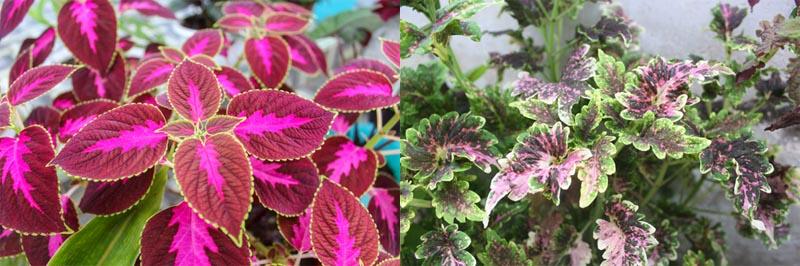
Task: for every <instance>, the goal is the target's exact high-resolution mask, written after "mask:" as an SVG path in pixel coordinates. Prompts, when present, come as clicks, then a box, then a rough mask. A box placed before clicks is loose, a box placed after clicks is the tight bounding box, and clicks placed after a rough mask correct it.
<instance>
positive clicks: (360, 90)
mask: <svg viewBox="0 0 800 266" xmlns="http://www.w3.org/2000/svg"><path fill="white" fill-rule="evenodd" d="M359 95H364V96H388V97H391V96H392V87H391V86H389V85H386V84H380V83H367V84H364V85H356V86H353V87H350V88H348V89H344V90H342V91H340V92H339V93H336V94H334V95H333V96H334V97H353V96H359Z"/></svg>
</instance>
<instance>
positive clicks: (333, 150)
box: [311, 136, 378, 196]
mask: <svg viewBox="0 0 800 266" xmlns="http://www.w3.org/2000/svg"><path fill="white" fill-rule="evenodd" d="M311 158H312V159H314V162H315V163H316V164H317V169H319V172H320V173H321V174H322V175H324V176H327V177H328V180H330V181H333V182H336V183H338V184H340V185H342V186H344V187H346V188H347V189H348V190H350V192H353V194H355V195H356V196H361V195H362V194H364V192H367V190H368V189H369V187H371V186H372V183H374V182H375V176H376V175H377V174H378V157H377V155H375V152H374V151H372V150H369V149H365V148H363V147H359V146H356V144H355V143H353V142H352V141H351V140H350V139H348V138H347V137H344V136H334V137H330V138H328V139H326V140H325V143H323V144H322V148H320V149H319V150H317V151H316V152H314V154H313V155H311Z"/></svg>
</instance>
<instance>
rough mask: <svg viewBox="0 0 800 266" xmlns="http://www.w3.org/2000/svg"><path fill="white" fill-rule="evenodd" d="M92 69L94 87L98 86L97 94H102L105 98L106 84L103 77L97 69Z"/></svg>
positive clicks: (101, 96)
mask: <svg viewBox="0 0 800 266" xmlns="http://www.w3.org/2000/svg"><path fill="white" fill-rule="evenodd" d="M91 71H92V75H93V76H94V87H95V88H97V96H100V98H105V97H106V85H105V83H104V82H103V77H102V76H100V73H98V72H97V71H96V70H94V69H91Z"/></svg>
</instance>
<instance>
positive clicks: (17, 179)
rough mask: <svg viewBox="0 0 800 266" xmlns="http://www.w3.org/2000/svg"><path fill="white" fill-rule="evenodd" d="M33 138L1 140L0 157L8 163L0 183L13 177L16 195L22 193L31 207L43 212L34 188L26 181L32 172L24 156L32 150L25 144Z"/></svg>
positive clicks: (4, 167)
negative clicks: (35, 196)
mask: <svg viewBox="0 0 800 266" xmlns="http://www.w3.org/2000/svg"><path fill="white" fill-rule="evenodd" d="M30 140H31V138H30V137H29V136H27V135H20V136H19V138H18V139H13V138H2V139H0V157H5V158H6V163H5V164H4V165H3V173H2V178H0V181H2V182H3V183H5V182H6V179H7V177H9V176H10V177H11V181H12V182H14V184H13V188H14V193H22V196H23V197H24V198H25V200H26V201H28V204H30V206H31V207H33V208H34V209H36V210H38V211H40V212H42V208H41V207H39V204H38V203H36V201H35V200H34V199H33V195H31V191H32V190H33V186H31V184H30V183H28V180H25V173H27V172H30V171H31V168H30V166H28V163H27V162H25V160H23V156H25V155H26V154H30V153H31V150H30V149H28V147H27V146H25V144H24V143H25V142H27V141H30Z"/></svg>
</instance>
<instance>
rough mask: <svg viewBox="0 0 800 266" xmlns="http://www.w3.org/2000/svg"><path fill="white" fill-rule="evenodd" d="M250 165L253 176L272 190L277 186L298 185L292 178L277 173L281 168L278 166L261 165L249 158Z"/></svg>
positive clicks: (256, 159) (274, 164) (272, 164)
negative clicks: (267, 184) (268, 185)
mask: <svg viewBox="0 0 800 266" xmlns="http://www.w3.org/2000/svg"><path fill="white" fill-rule="evenodd" d="M250 164H251V165H252V166H253V176H255V177H256V178H258V180H261V181H264V182H267V183H269V184H270V186H272V187H273V188H274V187H275V186H277V185H283V186H286V187H290V186H294V185H297V184H300V182H298V181H297V180H294V179H293V178H292V176H290V175H287V174H284V173H280V172H278V168H281V165H280V164H277V163H268V162H265V163H262V162H261V160H259V159H258V158H255V157H250Z"/></svg>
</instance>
